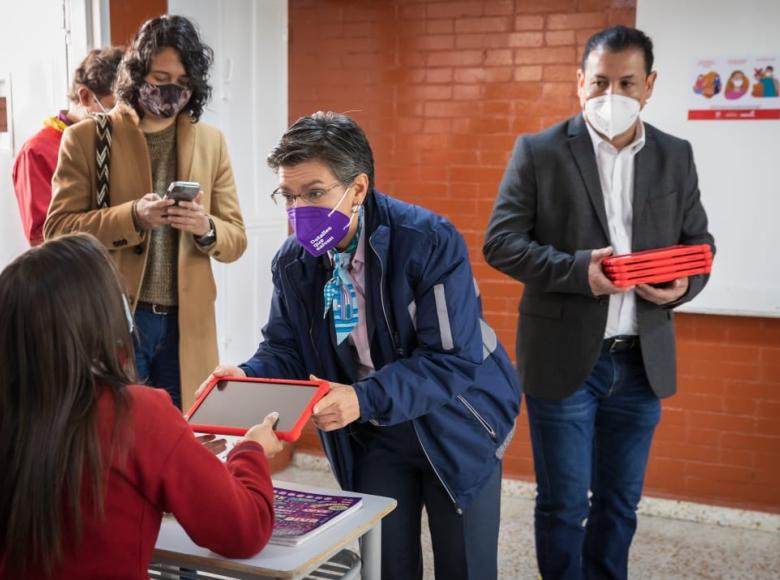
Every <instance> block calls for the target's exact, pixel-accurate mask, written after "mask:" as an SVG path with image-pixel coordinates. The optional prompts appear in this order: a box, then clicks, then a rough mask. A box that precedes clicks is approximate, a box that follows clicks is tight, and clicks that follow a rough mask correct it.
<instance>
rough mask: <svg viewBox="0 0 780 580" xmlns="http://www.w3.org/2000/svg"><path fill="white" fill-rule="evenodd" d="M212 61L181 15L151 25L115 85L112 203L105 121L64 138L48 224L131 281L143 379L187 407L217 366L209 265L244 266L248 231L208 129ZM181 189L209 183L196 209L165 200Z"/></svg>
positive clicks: (221, 152)
mask: <svg viewBox="0 0 780 580" xmlns="http://www.w3.org/2000/svg"><path fill="white" fill-rule="evenodd" d="M212 59H213V56H212V52H211V49H210V48H208V47H207V46H205V45H204V44H202V43H201V41H200V38H199V36H198V34H197V31H196V30H195V28H194V27H193V26H192V24H191V23H190V22H189V21H188V20H187V19H186V18H183V17H180V16H161V17H159V18H155V19H153V20H150V21H147V22H146V23H145V24H144V25H143V26H142V27H141V29H140V30H139V32H138V34H137V35H136V37H135V39H134V41H133V44H132V46H131V47H130V48H129V49H128V52H127V55H126V56H125V60H124V61H123V63H122V65H121V67H120V71H119V77H118V83H117V96H118V99H119V104H118V105H117V106H116V107H115V108H114V109H113V110H112V111H111V112H110V113H109V114H108V119H109V121H110V125H111V141H112V145H111V151H110V156H111V157H110V159H111V160H110V169H109V170H110V178H109V190H108V201H107V202H104V203H103V205H102V207H101V204H100V202H99V196H98V195H97V191H96V183H97V176H96V173H97V170H96V147H97V146H98V144H97V141H98V139H97V130H96V121H94V120H92V119H89V120H86V121H84V122H81V123H78V124H77V125H74V126H73V127H70V128H68V129H67V130H66V131H65V134H64V136H63V140H62V146H61V150H60V157H59V162H58V165H57V170H56V171H55V174H54V177H53V180H52V185H53V198H52V203H51V206H50V208H49V214H48V217H47V219H46V223H45V226H44V233H45V236H46V237H47V238H50V237H53V236H56V235H59V234H64V233H69V232H74V231H82V232H88V233H91V234H93V235H94V236H96V237H97V238H98V239H99V240H100V241H101V242H102V243H103V244H104V245H105V246H106V248H108V250H109V251H110V253H111V255H112V256H113V258H114V260H115V261H116V264H117V266H118V268H119V271H120V272H121V274H122V276H123V277H124V283H125V288H126V291H127V293H128V295H129V299H130V302H131V305H132V308H133V313H134V319H135V324H136V328H137V333H136V334H137V340H136V363H137V366H138V374H139V379H140V380H142V381H144V382H145V383H146V384H149V385H151V386H156V387H164V388H166V389H167V390H168V392H169V393H170V394H171V397H172V399H173V401H174V403H175V404H177V405H179V406H183V408H184V409H188V408H189V406H190V405H191V404H192V402H193V394H194V391H195V388H196V387H197V385H198V383H200V381H202V380H203V378H204V377H206V376H207V375H208V374H209V372H210V371H211V369H212V368H214V366H215V365H216V364H217V360H218V356H217V341H216V322H215V316H214V301H215V298H216V287H215V283H214V277H213V274H212V270H211V258H212V257H213V258H214V259H216V260H219V261H221V262H232V261H234V260H237V259H238V258H239V257H240V256H241V255H242V254H243V253H244V250H245V249H246V233H245V230H244V224H243V220H242V217H241V211H240V208H239V204H238V198H237V195H236V188H235V182H234V179H233V172H232V169H231V166H230V160H229V157H228V153H227V147H226V145H225V140H224V138H223V136H222V134H221V133H220V132H219V131H218V130H216V129H214V128H212V127H209V126H206V125H204V124H203V123H199V122H198V119H199V117H200V114H201V113H202V111H203V106H204V105H205V103H206V101H207V100H208V98H209V95H210V87H209V86H208V84H207V82H206V81H207V78H208V77H207V73H208V68H209V66H210V65H211V62H212ZM174 180H182V181H192V182H197V183H199V184H200V189H201V191H200V192H199V193H198V195H197V196H196V197H195V198H194V199H193V201H192V202H187V201H180V202H179V203H178V204H176V202H175V201H174V200H171V199H164V197H163V196H164V195H165V192H166V190H167V188H168V184H169V183H170V182H171V181H174Z"/></svg>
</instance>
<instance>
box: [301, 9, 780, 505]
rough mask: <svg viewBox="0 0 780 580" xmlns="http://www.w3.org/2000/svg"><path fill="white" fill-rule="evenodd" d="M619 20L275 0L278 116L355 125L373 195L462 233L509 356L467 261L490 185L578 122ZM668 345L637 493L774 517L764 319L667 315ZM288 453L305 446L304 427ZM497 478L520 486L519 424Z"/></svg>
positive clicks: (490, 290)
mask: <svg viewBox="0 0 780 580" xmlns="http://www.w3.org/2000/svg"><path fill="white" fill-rule="evenodd" d="M634 21H635V0H611V1H610V0H535V1H531V0H516V1H511V0H494V1H484V2H478V1H463V2H456V1H434V0H429V1H425V0H421V1H412V0H376V1H371V2H366V1H346V0H344V1H335V0H331V1H326V0H291V1H290V65H289V66H290V68H289V70H290V87H289V88H290V97H289V98H290V120H291V121H292V120H294V119H295V118H297V117H298V116H300V115H304V114H309V113H311V112H314V111H316V110H319V109H322V110H328V109H331V110H335V111H341V112H349V113H350V114H351V115H352V116H353V117H354V118H355V119H357V121H358V122H359V123H360V124H361V125H362V126H363V128H364V129H365V130H366V132H367V133H368V136H369V139H370V140H371V143H372V146H373V148H374V152H375V156H376V165H377V171H376V175H377V185H378V187H379V188H380V189H381V190H383V191H385V192H387V193H390V194H392V195H394V196H396V197H399V198H401V199H405V200H407V201H411V202H414V203H418V204H420V205H423V206H425V207H428V208H430V209H432V210H434V211H436V212H439V213H442V214H444V215H446V216H448V217H449V218H450V219H451V220H452V221H453V223H454V224H455V225H456V226H457V227H458V229H459V230H460V231H461V232H462V233H463V235H464V237H465V238H466V241H467V243H468V245H469V251H470V255H471V260H472V264H473V265H474V270H475V273H476V276H477V278H478V281H479V285H480V288H481V290H482V296H483V302H484V306H485V314H486V317H487V319H488V321H489V322H490V323H491V324H492V325H493V327H494V328H495V329H496V330H497V332H498V333H499V336H500V338H501V340H502V342H503V343H504V345H505V346H506V347H507V349H508V350H510V351H513V350H514V339H515V325H516V322H517V302H518V298H519V296H520V294H521V285H520V284H518V283H516V282H514V281H512V280H510V279H509V278H507V277H505V276H503V275H502V274H499V273H498V272H496V271H494V270H492V269H491V268H490V267H488V266H487V265H486V264H485V262H484V260H483V259H482V252H481V244H482V237H483V233H484V230H485V226H486V224H487V221H488V218H489V216H490V211H491V208H492V204H493V199H494V197H495V195H496V191H497V188H498V183H499V181H500V179H501V176H502V174H503V171H504V167H505V165H506V162H507V160H508V157H509V154H510V152H511V148H512V145H513V143H514V141H515V138H516V137H517V135H518V134H520V133H527V132H534V131H538V130H540V129H542V128H544V127H547V126H549V125H551V124H553V123H555V122H558V121H560V120H562V119H564V118H566V117H568V116H569V115H571V114H573V113H576V112H577V111H578V104H577V101H576V98H575V72H576V68H577V61H578V58H579V55H580V54H581V48H580V47H582V46H583V45H584V43H585V41H586V39H587V38H588V36H590V34H592V33H593V32H595V31H596V30H598V29H600V28H602V27H606V26H608V25H612V24H628V25H633V24H634ZM705 195H706V192H705ZM705 199H706V197H705ZM678 335H679V338H680V344H679V356H680V362H679V366H680V379H681V380H680V394H679V395H677V396H676V397H674V398H672V399H670V400H668V401H666V402H665V413H664V418H663V421H662V425H661V427H660V428H659V431H658V435H657V437H656V442H655V445H654V448H653V454H652V459H651V464H650V468H649V473H648V480H647V492H648V493H649V494H651V495H660V496H667V497H675V498H680V499H683V498H684V499H691V500H695V501H702V502H707V503H717V504H724V505H734V506H745V507H752V508H757V509H765V510H770V511H780V362H778V361H780V320H763V319H749V318H727V317H716V316H694V315H680V316H678ZM302 446H303V447H304V448H306V449H310V450H312V449H318V448H319V444H318V443H317V440H316V435H315V433H314V432H313V431H311V430H310V431H308V432H307V434H306V436H305V437H304V440H303V442H302ZM505 472H506V474H507V475H509V476H511V477H518V478H522V479H531V478H532V477H533V466H532V461H531V453H530V442H529V437H528V428H527V424H526V420H525V416H523V417H522V418H521V420H520V421H519V429H518V433H517V436H516V437H515V440H514V441H513V443H512V445H511V446H510V448H509V450H508V453H507V456H506V462H505Z"/></svg>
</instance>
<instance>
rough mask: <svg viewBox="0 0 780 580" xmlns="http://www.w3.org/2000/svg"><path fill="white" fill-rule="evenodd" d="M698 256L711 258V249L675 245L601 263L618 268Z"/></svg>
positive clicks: (608, 259)
mask: <svg viewBox="0 0 780 580" xmlns="http://www.w3.org/2000/svg"><path fill="white" fill-rule="evenodd" d="M690 255H700V256H705V257H706V256H709V257H710V258H711V257H712V249H711V248H710V246H709V244H697V245H692V246H685V245H677V246H669V247H666V248H657V249H655V250H643V251H641V252H633V253H631V254H620V255H618V256H610V257H609V258H604V260H603V261H602V262H601V263H602V265H604V266H618V265H621V264H637V263H640V262H648V261H654V260H659V259H669V258H678V257H681V256H690Z"/></svg>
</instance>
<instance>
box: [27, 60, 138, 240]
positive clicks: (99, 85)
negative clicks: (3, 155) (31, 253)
mask: <svg viewBox="0 0 780 580" xmlns="http://www.w3.org/2000/svg"><path fill="white" fill-rule="evenodd" d="M122 54H123V51H122V49H121V48H96V49H94V50H91V51H90V52H89V54H87V56H86V58H84V60H83V61H81V64H80V65H79V66H78V68H77V69H76V70H75V72H74V73H73V82H72V83H71V88H70V94H69V95H68V100H69V101H70V106H69V107H68V109H67V110H64V111H60V112H59V113H58V114H57V115H56V116H55V117H49V118H47V119H46V120H44V122H43V128H42V129H41V130H40V131H38V132H37V133H36V134H35V135H33V136H32V137H30V138H29V139H28V140H27V141H25V142H24V145H22V148H21V149H20V150H19V153H18V155H17V156H16V159H15V160H14V167H13V181H14V192H15V193H16V201H17V203H18V204H19V216H20V217H21V218H22V227H23V229H24V235H25V237H26V238H27V241H28V242H29V243H30V245H31V246H37V245H38V244H40V243H41V242H43V222H44V221H45V220H46V212H47V211H48V210H49V202H50V201H51V177H52V175H54V169H55V168H56V167H57V156H58V155H59V151H60V141H61V140H62V132H63V131H65V128H66V127H68V126H69V125H72V124H73V123H77V122H78V121H81V120H82V119H84V118H85V117H86V116H87V115H89V114H91V113H101V112H105V111H107V110H108V109H111V108H112V107H113V106H114V100H115V99H114V95H113V93H112V91H111V88H112V85H113V84H114V77H116V71H117V68H118V67H119V62H120V61H121V60H122Z"/></svg>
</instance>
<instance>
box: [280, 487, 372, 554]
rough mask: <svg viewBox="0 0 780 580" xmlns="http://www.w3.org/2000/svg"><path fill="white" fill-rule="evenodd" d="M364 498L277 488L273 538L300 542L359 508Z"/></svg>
mask: <svg viewBox="0 0 780 580" xmlns="http://www.w3.org/2000/svg"><path fill="white" fill-rule="evenodd" d="M362 501H363V500H362V498H360V497H356V496H349V495H325V494H321V493H312V492H307V491H296V490H292V489H284V488H279V487H275V488H274V511H275V513H276V523H275V524H274V530H273V534H272V536H271V542H273V543H299V542H301V541H302V540H304V539H307V538H308V537H311V536H312V535H314V534H315V533H316V532H320V531H322V529H323V528H325V527H329V526H330V525H331V524H333V523H335V520H336V519H341V518H340V517H339V516H344V515H346V514H347V513H348V512H352V511H354V510H356V509H358V508H359V507H360V505H361V503H362Z"/></svg>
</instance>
